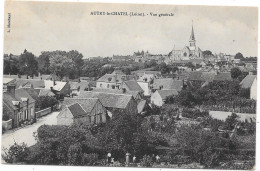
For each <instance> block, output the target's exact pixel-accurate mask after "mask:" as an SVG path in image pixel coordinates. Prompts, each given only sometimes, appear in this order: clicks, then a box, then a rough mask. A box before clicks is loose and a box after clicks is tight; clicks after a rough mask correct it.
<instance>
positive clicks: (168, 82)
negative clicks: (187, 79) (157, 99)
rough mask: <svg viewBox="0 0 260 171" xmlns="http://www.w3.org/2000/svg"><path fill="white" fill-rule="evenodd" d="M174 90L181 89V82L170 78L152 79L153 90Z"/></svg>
mask: <svg viewBox="0 0 260 171" xmlns="http://www.w3.org/2000/svg"><path fill="white" fill-rule="evenodd" d="M161 86H162V89H175V90H177V91H181V90H182V88H183V81H182V80H174V79H172V78H160V79H154V81H153V89H160V87H161Z"/></svg>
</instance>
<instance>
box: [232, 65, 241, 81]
mask: <svg viewBox="0 0 260 171" xmlns="http://www.w3.org/2000/svg"><path fill="white" fill-rule="evenodd" d="M230 72H231V77H232V78H234V79H236V78H238V77H239V76H241V75H242V72H241V70H240V69H239V68H237V67H235V68H232V69H231V71H230Z"/></svg>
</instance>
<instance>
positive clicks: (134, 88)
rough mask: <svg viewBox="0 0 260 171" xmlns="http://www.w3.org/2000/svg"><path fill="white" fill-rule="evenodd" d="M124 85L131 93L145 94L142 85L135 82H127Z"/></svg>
mask: <svg viewBox="0 0 260 171" xmlns="http://www.w3.org/2000/svg"><path fill="white" fill-rule="evenodd" d="M124 84H125V85H126V86H127V87H128V89H129V90H130V91H138V92H144V90H143V89H142V88H141V87H140V85H139V84H138V83H137V81H135V80H129V81H125V82H124Z"/></svg>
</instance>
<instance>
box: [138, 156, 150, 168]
mask: <svg viewBox="0 0 260 171" xmlns="http://www.w3.org/2000/svg"><path fill="white" fill-rule="evenodd" d="M140 164H141V166H142V167H150V166H152V165H153V159H152V157H150V156H149V155H144V156H143V159H142V160H141V163H140Z"/></svg>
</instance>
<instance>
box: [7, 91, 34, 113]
mask: <svg viewBox="0 0 260 171" xmlns="http://www.w3.org/2000/svg"><path fill="white" fill-rule="evenodd" d="M24 99H28V103H29V104H30V103H35V100H34V99H33V98H32V97H31V96H30V95H29V93H27V91H26V90H24V89H16V90H15V96H12V95H11V94H10V93H8V92H4V93H3V102H4V104H5V105H7V106H8V108H10V109H13V110H17V109H18V108H17V106H15V105H14V103H13V102H14V101H19V102H20V107H23V106H27V104H24V101H23V100H24Z"/></svg>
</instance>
